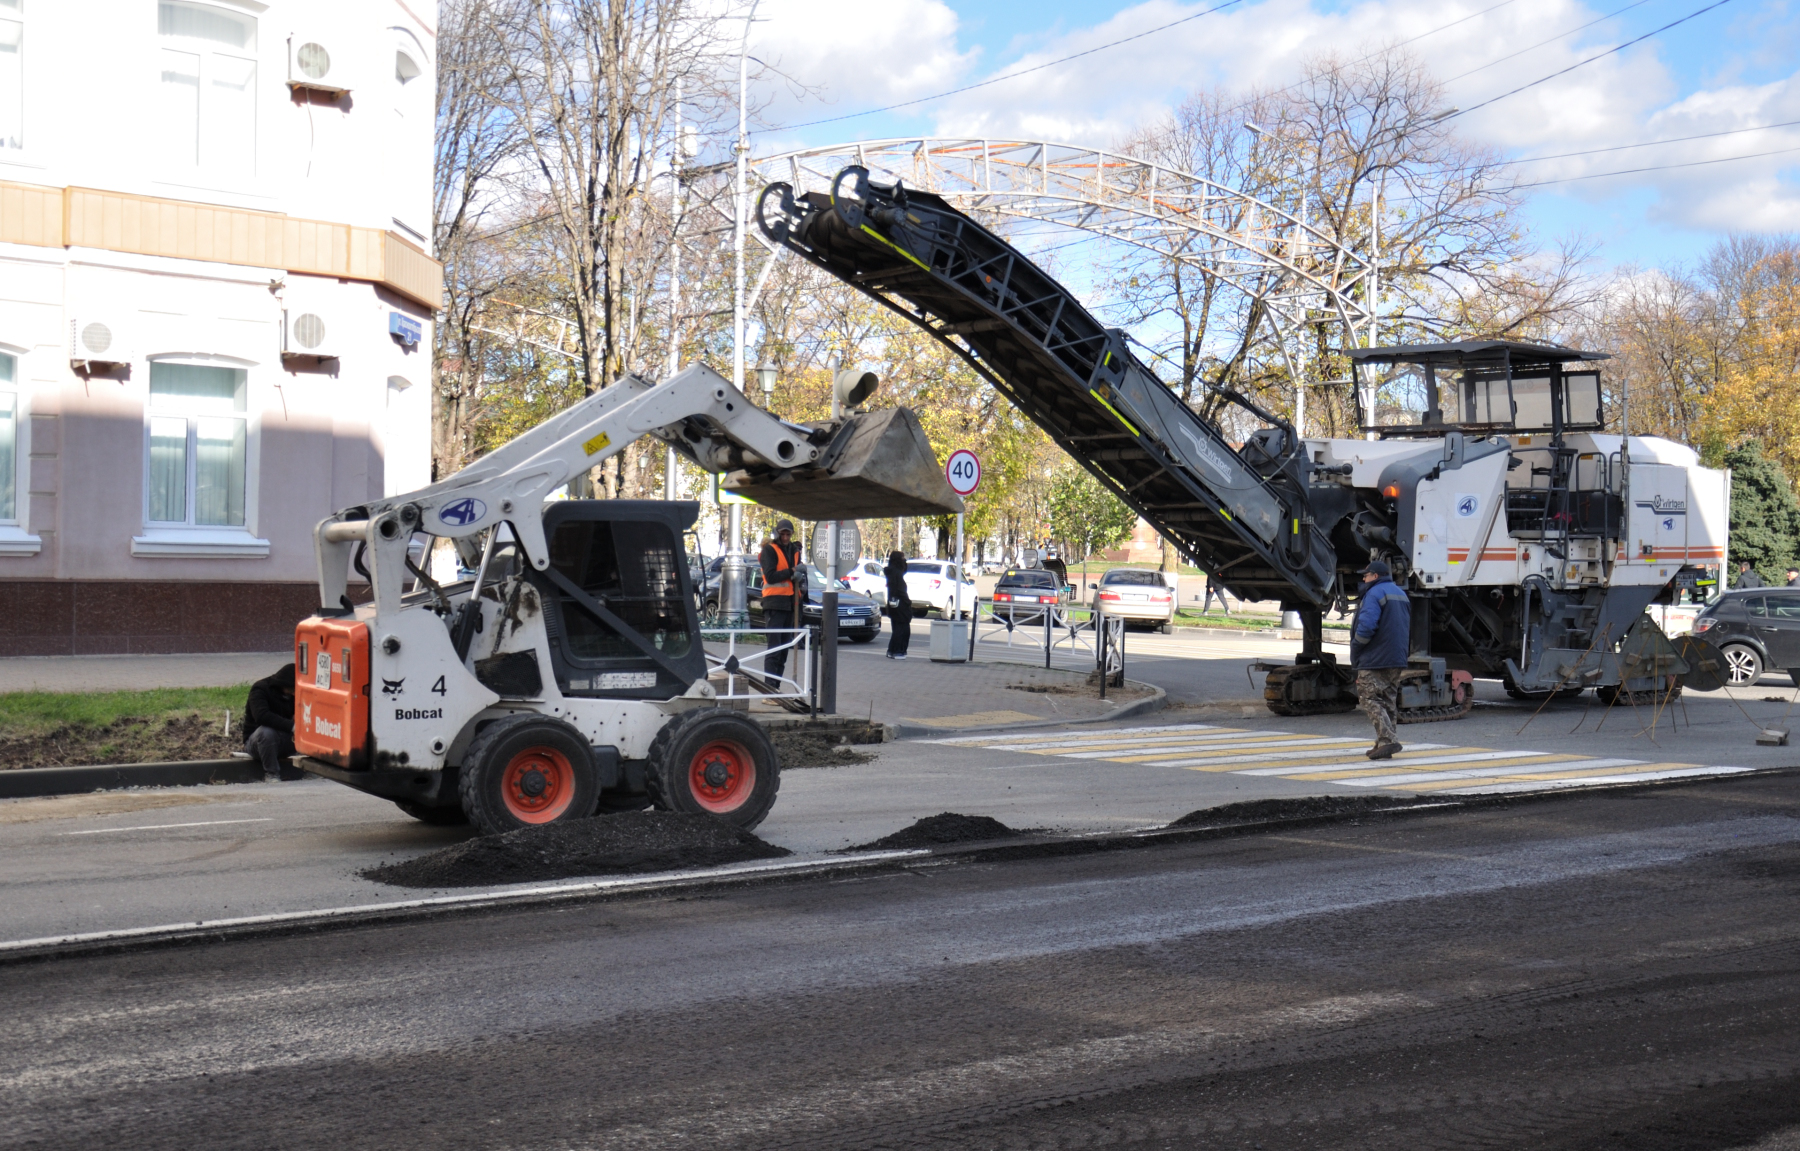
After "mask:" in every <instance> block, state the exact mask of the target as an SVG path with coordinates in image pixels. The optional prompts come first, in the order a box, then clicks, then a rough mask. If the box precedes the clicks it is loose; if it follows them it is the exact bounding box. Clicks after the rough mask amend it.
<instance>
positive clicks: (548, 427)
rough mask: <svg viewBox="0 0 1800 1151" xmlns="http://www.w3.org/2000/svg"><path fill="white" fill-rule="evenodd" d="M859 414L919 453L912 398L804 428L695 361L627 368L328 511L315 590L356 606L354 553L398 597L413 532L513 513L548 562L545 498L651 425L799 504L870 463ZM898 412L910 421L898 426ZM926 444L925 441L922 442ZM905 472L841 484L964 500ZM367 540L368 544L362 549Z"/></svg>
mask: <svg viewBox="0 0 1800 1151" xmlns="http://www.w3.org/2000/svg"><path fill="white" fill-rule="evenodd" d="M859 421H860V422H863V423H868V424H870V425H872V426H876V427H877V429H878V430H879V431H881V432H885V433H886V434H884V435H881V436H880V437H878V438H879V440H880V443H881V444H883V445H887V453H886V454H888V455H890V456H891V455H894V454H904V453H905V452H906V451H909V450H910V451H916V450H918V447H919V444H921V443H923V435H922V433H917V421H916V420H915V419H914V418H913V417H912V415H911V413H909V412H906V411H905V410H904V409H898V410H895V411H891V412H878V413H873V414H871V415H865V416H852V417H850V418H848V419H846V420H841V421H837V422H834V423H829V424H823V425H819V426H802V425H798V424H791V423H788V422H787V421H785V420H781V419H778V418H776V417H775V416H773V415H770V414H769V413H768V412H766V411H764V410H762V409H761V408H758V407H756V406H755V405H754V404H751V403H750V402H749V400H747V399H746V398H745V397H744V394H743V393H742V392H740V391H738V390H737V388H735V387H733V386H732V385H731V383H730V382H729V381H727V380H726V379H724V378H723V377H722V376H720V375H719V374H718V373H716V372H714V371H712V370H711V369H710V368H707V367H706V366H704V365H701V364H694V365H691V366H689V367H687V368H684V369H682V370H681V371H680V372H678V373H676V374H675V375H674V376H672V377H670V378H669V379H667V380H664V381H663V382H662V383H660V384H651V383H650V382H649V381H647V380H644V379H642V378H640V377H638V376H626V377H624V378H622V379H620V380H619V381H618V382H617V383H615V384H613V385H612V386H611V387H609V388H605V389H602V390H601V391H599V392H596V393H594V394H593V395H591V396H589V397H587V398H586V399H584V400H582V401H581V402H580V403H577V404H575V405H573V406H571V407H569V408H568V409H566V410H565V411H563V412H561V413H559V414H558V415H556V416H554V417H552V418H551V419H548V420H546V421H544V422H543V423H541V424H539V425H538V426H537V427H535V428H532V429H531V430H530V431H528V432H526V433H524V434H523V435H521V436H519V437H518V438H517V439H515V440H513V441H512V442H510V443H508V444H506V445H505V446H504V447H501V448H497V449H495V450H494V451H492V452H489V453H488V454H487V455H485V456H483V457H482V458H481V459H480V460H478V461H477V462H475V463H474V464H471V465H470V466H469V467H467V468H464V469H463V470H462V471H460V472H457V473H456V474H455V475H453V476H451V477H450V478H449V479H446V480H444V481H442V482H440V483H436V484H433V485H432V486H430V487H428V488H423V489H421V490H419V491H416V492H410V493H407V494H406V495H400V496H391V497H388V498H386V499H383V500H378V501H373V502H370V503H368V504H364V505H362V506H359V507H355V508H349V509H346V510H344V511H341V512H339V513H337V514H336V515H335V516H333V517H331V518H329V519H326V520H324V521H322V522H321V523H320V524H319V525H318V527H317V529H316V530H315V542H316V552H317V555H318V561H319V593H320V602H321V604H322V605H323V606H324V609H325V611H326V613H327V614H331V613H334V612H341V613H344V614H347V613H348V612H349V604H350V601H349V598H348V580H349V575H348V573H349V571H350V569H351V566H352V564H356V565H359V566H360V565H362V564H363V557H364V555H366V557H367V559H368V560H369V561H370V562H371V564H372V566H370V567H369V568H368V573H369V580H370V583H371V584H372V585H373V590H374V593H375V595H374V599H375V602H376V603H377V604H378V605H393V606H397V605H398V604H399V603H400V596H401V592H402V590H403V587H404V584H405V582H406V579H407V575H408V567H409V564H410V560H409V559H408V556H407V546H408V544H409V543H410V542H411V540H412V536H413V534H414V533H415V532H427V533H429V534H431V535H434V536H444V537H449V538H462V537H469V536H475V535H478V534H479V533H481V532H483V531H485V530H487V529H488V528H489V527H492V526H493V525H495V524H497V523H501V522H505V523H507V524H509V525H510V526H511V529H512V531H513V533H514V535H515V537H516V538H517V540H518V542H519V544H520V546H521V547H522V548H523V550H524V553H525V555H526V556H527V557H528V559H529V561H530V562H531V564H532V565H533V566H534V567H536V568H538V569H539V570H543V569H545V568H547V567H548V566H549V564H550V554H549V548H548V546H547V544H546V541H545V538H544V520H543V510H544V502H545V500H546V499H547V498H548V497H549V496H550V494H551V493H552V492H554V491H555V490H556V489H557V488H559V487H561V486H562V485H564V484H566V483H568V482H569V481H570V480H571V479H574V478H575V477H576V476H577V475H579V474H581V473H582V472H585V471H586V470H588V469H589V468H592V467H594V466H596V465H597V464H600V463H601V462H603V461H604V460H606V459H608V458H610V457H611V456H613V455H615V454H617V453H618V452H621V451H623V450H624V449H625V447H626V445H628V444H630V443H631V442H632V441H633V440H635V439H637V438H638V437H639V436H644V435H654V436H657V437H658V438H660V439H662V440H664V441H665V442H667V443H668V444H670V445H671V446H672V447H674V448H675V449H676V450H678V451H680V452H681V453H682V454H684V455H685V456H687V457H688V458H689V459H690V460H692V461H693V462H694V463H696V464H698V465H699V466H700V467H701V468H703V469H704V470H706V471H710V472H732V473H734V479H738V480H741V481H742V482H743V483H745V484H751V485H755V490H756V491H757V493H758V499H759V500H760V501H761V502H763V503H766V504H769V505H770V506H773V507H778V508H781V507H784V503H783V500H782V496H783V494H784V493H788V492H803V493H806V495H805V500H804V501H802V502H808V503H816V502H817V501H818V500H819V499H820V498H822V497H824V496H825V495H826V493H828V492H829V491H830V490H831V488H832V486H833V479H834V468H839V469H841V467H842V465H841V464H840V461H841V460H854V461H856V462H858V463H865V464H866V463H868V460H867V459H866V457H867V456H868V455H869V453H868V452H863V453H861V454H860V455H859V454H858V453H857V452H855V451H852V450H850V448H851V446H852V445H853V444H854V443H855V442H856V441H857V439H858V434H857V433H858V430H859ZM897 424H903V425H905V427H904V428H902V429H899V430H898V431H896V428H895V425H897ZM914 433H917V434H914ZM863 438H865V439H866V438H868V437H863ZM925 450H926V451H929V445H928V444H926V445H925ZM876 462H877V463H879V462H881V461H876ZM879 470H880V469H878V468H874V469H871V468H868V467H865V468H863V469H862V471H863V472H864V473H867V472H870V471H879ZM899 471H900V472H901V473H903V475H902V479H901V480H898V481H895V480H891V479H890V480H889V482H888V483H887V484H885V485H883V484H882V483H881V478H882V477H879V476H877V477H874V478H871V476H870V475H868V474H858V475H856V476H854V477H852V479H851V480H849V481H847V482H848V483H849V484H850V486H852V487H853V488H854V490H855V491H857V492H858V493H862V494H864V495H865V496H866V494H867V493H868V492H869V491H870V490H871V489H872V488H877V489H880V490H881V491H882V493H883V495H884V497H885V499H886V502H885V503H884V504H881V505H880V506H883V507H900V506H903V507H906V508H908V509H909V510H906V511H904V512H903V513H902V514H907V515H912V514H933V513H937V512H942V511H960V510H961V503H960V501H959V500H958V499H957V498H956V496H955V494H954V493H952V492H951V491H950V488H949V485H948V483H946V482H945V481H944V478H943V476H942V475H941V473H938V472H936V471H935V470H932V469H925V470H921V469H919V468H917V467H912V468H901V469H899ZM902 485H904V487H905V490H902ZM797 498H798V497H797ZM885 514H894V513H893V512H886V513H885ZM359 547H361V548H363V549H365V550H364V551H363V552H359V551H358V549H359Z"/></svg>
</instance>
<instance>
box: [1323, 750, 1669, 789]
mask: <svg viewBox="0 0 1800 1151" xmlns="http://www.w3.org/2000/svg"><path fill="white" fill-rule="evenodd" d="M1544 754H1545V755H1551V754H1554V753H1552V752H1545V753H1544ZM1648 762H1649V761H1648V760H1643V759H1571V760H1565V761H1558V762H1555V763H1528V764H1522V765H1520V766H1519V767H1518V768H1517V769H1516V770H1512V771H1509V770H1507V769H1506V767H1505V766H1501V767H1498V768H1496V767H1493V766H1484V767H1465V768H1463V769H1462V770H1460V771H1420V772H1413V773H1410V774H1404V775H1377V776H1357V777H1356V778H1354V779H1334V780H1332V781H1331V782H1333V783H1345V784H1349V785H1350V786H1351V787H1392V786H1394V785H1396V784H1405V783H1432V782H1436V781H1437V780H1442V779H1480V778H1483V777H1485V776H1502V775H1529V774H1531V773H1533V772H1540V771H1600V770H1602V769H1604V768H1609V767H1632V766H1635V765H1637V764H1641V763H1648ZM1543 782H1549V781H1548V780H1545V781H1543Z"/></svg>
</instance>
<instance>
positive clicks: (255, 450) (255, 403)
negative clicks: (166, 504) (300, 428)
mask: <svg viewBox="0 0 1800 1151" xmlns="http://www.w3.org/2000/svg"><path fill="white" fill-rule="evenodd" d="M153 364H175V365H186V366H191V367H204V368H228V369H232V370H236V371H241V372H243V373H244V410H243V411H242V412H241V413H238V415H241V418H242V419H243V421H244V522H243V523H242V524H198V523H195V522H193V519H194V496H195V491H194V472H195V468H196V466H197V463H198V461H197V458H196V454H195V452H194V450H193V445H194V436H195V426H194V422H193V421H194V420H195V419H197V418H201V417H202V416H206V415H218V414H219V413H196V412H194V411H192V410H181V409H176V410H171V409H168V408H161V409H157V408H153V407H152V406H151V402H150V371H151V365H153ZM144 365H145V370H144V385H143V392H142V399H143V409H144V415H143V432H142V439H141V443H142V452H143V456H142V462H141V463H140V465H139V470H138V475H139V478H140V479H139V482H140V483H141V484H142V486H143V491H142V493H141V495H142V499H141V501H140V505H139V522H140V523H141V524H142V525H143V534H141V535H138V536H134V537H132V549H131V550H132V554H133V555H138V556H185V557H216V558H221V559H229V558H250V559H261V558H265V557H267V555H268V554H269V541H268V540H266V539H262V538H259V532H258V520H259V514H258V512H259V507H260V502H261V499H260V497H261V473H262V410H263V404H262V402H261V400H262V398H263V391H262V382H261V380H260V378H259V377H260V371H259V369H260V368H261V366H262V365H260V364H259V363H257V362H256V361H253V360H245V359H240V358H238V357H236V356H222V355H195V354H192V353H152V354H150V355H148V356H145V357H144ZM176 415H179V416H181V417H182V418H184V419H185V420H187V421H188V441H187V442H188V445H189V447H188V457H187V474H186V476H185V477H184V482H185V483H186V485H187V486H186V489H185V496H184V498H185V500H186V507H185V508H184V511H185V513H186V516H187V518H186V520H184V521H178V520H153V519H151V518H150V427H151V421H152V420H153V419H155V418H157V417H158V416H176ZM230 418H237V417H236V416H233V417H230Z"/></svg>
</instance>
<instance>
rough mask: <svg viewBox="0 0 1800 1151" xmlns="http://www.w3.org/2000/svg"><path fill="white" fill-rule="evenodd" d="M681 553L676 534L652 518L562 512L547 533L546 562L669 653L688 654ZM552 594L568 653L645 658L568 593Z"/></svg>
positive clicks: (585, 657)
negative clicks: (574, 516) (567, 516)
mask: <svg viewBox="0 0 1800 1151" xmlns="http://www.w3.org/2000/svg"><path fill="white" fill-rule="evenodd" d="M686 561H687V557H686V554H685V553H684V552H683V551H682V550H681V548H680V547H679V546H678V544H677V543H676V540H675V536H674V534H673V533H672V532H670V531H669V529H668V527H667V526H666V525H664V524H661V523H657V522H654V521H643V520H565V521H563V522H562V523H560V524H558V525H557V526H556V530H555V532H554V534H553V535H552V536H551V537H550V565H551V566H552V567H554V568H555V569H556V570H557V571H559V572H561V573H562V574H563V575H565V576H567V577H568V578H569V580H570V581H571V582H573V583H575V584H576V585H577V586H579V587H580V588H581V589H582V590H583V591H585V592H587V593H588V594H589V595H591V596H593V597H594V598H595V599H596V600H599V601H600V603H601V604H602V605H603V606H605V607H606V609H607V610H608V611H610V612H612V614H614V615H616V616H618V617H619V619H620V620H622V621H623V622H624V623H625V624H626V625H627V626H628V627H630V628H631V629H632V630H634V631H636V632H637V633H638V634H639V635H641V636H643V637H644V638H645V639H647V640H649V641H650V642H651V643H652V644H653V645H655V647H656V648H657V650H659V651H661V652H663V653H664V654H665V655H668V656H670V657H681V656H685V655H687V654H688V652H689V651H690V649H691V648H692V645H693V637H692V636H691V635H690V634H689V633H688V614H689V611H690V609H691V607H692V605H691V604H690V603H689V602H688V601H687V600H685V599H684V598H683V597H682V594H681V578H680V572H681V565H682V564H684V563H685V562H686ZM558 599H559V600H560V601H561V602H560V603H559V604H558V607H559V608H560V611H559V612H558V615H559V616H560V621H559V622H560V624H561V628H562V632H563V636H564V644H565V649H566V651H567V654H568V656H569V657H570V658H571V659H572V660H575V661H579V662H581V663H583V664H587V663H598V662H601V661H612V660H627V661H630V662H632V663H634V664H636V663H643V662H646V657H645V655H644V653H643V652H642V651H641V650H640V649H639V648H638V647H637V645H636V644H634V643H632V642H631V641H630V640H629V639H627V638H625V637H624V636H623V635H620V634H619V633H618V632H617V631H615V630H614V629H613V628H612V627H611V626H610V625H608V624H607V623H605V622H604V621H602V620H600V619H596V618H595V617H594V616H593V615H591V614H590V613H589V612H587V611H586V610H584V609H583V608H582V607H580V606H578V605H577V603H576V602H575V600H574V599H573V598H571V597H569V596H567V595H566V594H564V595H559V596H558Z"/></svg>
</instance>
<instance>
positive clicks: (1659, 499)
mask: <svg viewBox="0 0 1800 1151" xmlns="http://www.w3.org/2000/svg"><path fill="white" fill-rule="evenodd" d="M1630 483H1631V488H1630V491H1629V492H1628V493H1627V494H1626V498H1627V500H1628V501H1629V504H1630V509H1631V510H1630V511H1629V512H1628V513H1627V516H1626V522H1627V524H1628V525H1629V527H1628V530H1627V532H1626V538H1625V541H1624V544H1625V552H1626V565H1627V566H1630V567H1641V568H1664V567H1668V566H1669V564H1670V563H1671V562H1672V563H1674V564H1675V565H1676V566H1677V567H1679V566H1680V565H1681V564H1683V563H1685V562H1687V515H1688V489H1687V469H1686V468H1682V467H1676V466H1673V465H1670V464H1633V465H1632V466H1631V481H1630ZM1670 574H1671V575H1673V574H1674V573H1673V572H1670ZM1632 582H1634V583H1636V582H1639V581H1637V580H1633V581H1632Z"/></svg>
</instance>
